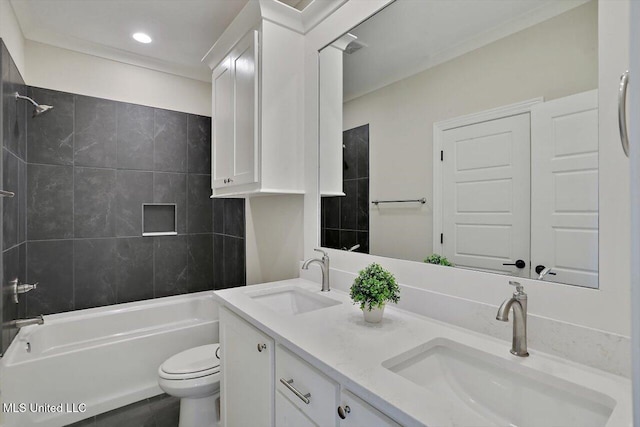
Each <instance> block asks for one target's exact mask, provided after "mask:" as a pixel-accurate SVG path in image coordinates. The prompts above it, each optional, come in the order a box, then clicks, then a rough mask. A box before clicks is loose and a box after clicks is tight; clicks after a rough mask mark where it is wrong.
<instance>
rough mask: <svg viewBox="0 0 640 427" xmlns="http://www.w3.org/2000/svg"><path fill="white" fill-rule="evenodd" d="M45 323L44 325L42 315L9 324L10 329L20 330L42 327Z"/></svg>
mask: <svg viewBox="0 0 640 427" xmlns="http://www.w3.org/2000/svg"><path fill="white" fill-rule="evenodd" d="M43 323H44V317H42V314H41V315H40V316H37V317H31V318H29V319H16V320H12V321H10V322H9V327H14V328H18V329H20V328H23V327H25V326H29V325H42V324H43Z"/></svg>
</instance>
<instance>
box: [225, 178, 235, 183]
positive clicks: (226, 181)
mask: <svg viewBox="0 0 640 427" xmlns="http://www.w3.org/2000/svg"><path fill="white" fill-rule="evenodd" d="M223 182H224V183H225V184H229V183H231V182H233V179H231V178H225V179H224V181H223Z"/></svg>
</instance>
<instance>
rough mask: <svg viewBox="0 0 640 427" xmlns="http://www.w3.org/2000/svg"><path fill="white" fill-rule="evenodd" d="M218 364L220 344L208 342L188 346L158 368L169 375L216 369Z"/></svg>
mask: <svg viewBox="0 0 640 427" xmlns="http://www.w3.org/2000/svg"><path fill="white" fill-rule="evenodd" d="M219 366H220V344H208V345H203V346H200V347H194V348H190V349H189V350H185V351H183V352H181V353H178V354H176V355H175V356H171V357H170V358H168V359H167V360H166V361H165V362H164V363H163V364H162V366H161V367H160V369H161V370H162V371H163V372H164V373H166V374H171V375H189V376H191V375H190V374H198V373H201V374H203V375H207V372H206V371H212V370H215V371H218V370H219V369H218V368H219Z"/></svg>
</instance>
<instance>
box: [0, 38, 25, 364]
mask: <svg viewBox="0 0 640 427" xmlns="http://www.w3.org/2000/svg"><path fill="white" fill-rule="evenodd" d="M0 45H1V46H0V49H1V50H2V52H1V54H0V67H1V68H2V74H1V79H2V82H1V84H0V91H1V93H2V104H1V105H0V110H1V111H2V135H1V137H2V144H1V145H2V181H3V184H2V189H4V190H7V191H13V192H14V193H16V196H15V197H14V198H3V199H2V200H1V202H0V203H2V217H3V218H2V263H1V264H2V266H3V269H2V270H3V271H2V280H3V282H2V289H3V292H2V300H1V302H0V304H1V305H0V313H2V346H1V347H2V348H1V350H2V353H4V351H5V349H6V348H7V347H8V346H9V343H10V342H11V340H12V339H13V337H14V336H15V334H16V333H17V329H16V328H11V327H9V325H8V322H10V321H11V320H13V319H16V318H18V317H24V315H25V309H26V304H25V301H24V299H23V300H22V301H21V303H20V304H15V303H14V302H13V300H12V297H11V294H10V292H9V289H8V285H9V283H10V281H11V280H12V279H15V278H17V277H21V278H24V277H26V254H27V244H26V224H27V223H26V215H25V212H26V200H27V198H26V193H25V188H26V181H27V179H26V177H27V175H26V170H27V167H26V162H25V160H26V157H25V155H26V143H27V139H26V112H27V105H26V103H24V102H20V103H18V102H16V100H15V98H14V97H13V96H12V94H13V93H15V92H19V93H20V94H22V95H26V92H27V87H26V86H25V84H24V80H23V79H22V77H21V76H20V73H19V72H18V69H17V68H16V64H15V63H14V62H13V60H12V59H11V55H9V51H8V50H7V48H6V47H5V45H4V43H1V42H0ZM23 280H24V279H23Z"/></svg>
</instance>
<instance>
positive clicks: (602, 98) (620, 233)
mask: <svg viewBox="0 0 640 427" xmlns="http://www.w3.org/2000/svg"><path fill="white" fill-rule="evenodd" d="M388 2H389V1H388V0H351V1H349V2H348V3H346V4H345V5H344V6H342V7H341V8H340V9H338V10H337V11H336V12H335V13H334V14H333V15H331V16H330V17H329V18H328V19H326V20H325V21H323V22H322V23H321V24H320V25H318V26H317V27H316V28H314V29H313V30H312V31H310V32H309V33H308V34H307V36H306V38H307V47H306V55H305V73H306V76H307V80H308V81H306V82H305V147H306V151H305V162H306V163H305V168H306V170H307V174H306V185H307V187H306V190H307V193H306V195H305V213H304V215H305V218H304V226H305V241H304V249H305V256H307V257H309V256H312V255H313V252H312V249H313V247H315V246H316V245H317V244H318V238H319V215H318V213H319V202H318V192H317V188H318V169H317V167H318V154H317V152H318V145H317V144H318V143H317V141H318V121H317V117H318V116H317V112H318V108H317V105H318V88H317V86H318V71H317V70H318V54H317V51H318V50H319V49H320V48H322V47H324V46H325V45H327V44H328V43H330V42H331V41H332V40H334V39H336V38H337V37H338V36H340V35H341V34H343V33H345V32H346V31H348V30H349V29H350V28H352V27H353V26H355V25H357V24H358V23H359V22H361V21H362V20H363V19H365V18H367V17H368V16H370V15H371V14H373V13H375V12H376V11H377V10H378V9H380V8H381V7H382V6H384V5H385V4H387V3H388ZM598 9H599V12H598V33H599V40H598V48H599V49H598V50H599V58H598V64H599V76H598V82H599V83H598V88H599V111H600V114H599V140H600V190H599V191H600V243H599V254H600V266H599V270H600V289H598V290H593V289H586V288H580V287H576V286H566V285H559V284H553V283H546V282H540V281H536V280H521V282H522V283H523V285H524V286H525V288H526V290H527V293H528V294H529V309H530V311H531V313H533V314H536V315H538V316H542V317H546V318H549V319H554V320H558V321H562V322H568V323H573V324H577V325H582V326H586V327H591V328H596V329H600V330H603V331H608V332H613V333H618V334H622V335H626V336H628V335H629V329H630V328H629V324H630V304H629V292H630V279H629V270H630V266H629V247H630V237H629V163H628V159H627V158H626V157H625V156H624V154H623V153H622V150H621V149H620V141H619V136H618V124H617V116H616V114H617V86H618V82H619V78H620V74H621V73H622V72H623V71H624V70H625V69H626V68H627V67H628V65H629V62H628V58H629V46H628V33H629V19H628V16H629V15H628V10H629V1H628V0H601V1H600V2H599V5H598ZM330 255H331V263H332V266H333V267H334V268H336V269H340V270H344V271H349V272H357V271H358V270H359V269H362V268H363V267H364V266H366V265H367V264H368V263H370V262H372V261H374V260H376V261H378V262H380V263H382V265H383V266H385V267H387V268H389V269H390V270H391V271H392V272H393V273H395V275H396V277H397V279H398V281H399V282H400V283H403V284H406V285H409V286H412V287H416V288H422V289H428V290H431V291H434V292H439V293H442V294H446V295H452V296H458V297H461V298H464V299H466V300H472V301H478V302H481V303H485V304H490V305H493V306H496V307H497V305H499V304H500V303H501V302H502V300H503V299H504V298H505V297H506V296H508V295H509V294H510V291H511V289H510V287H509V286H508V285H507V280H508V278H507V277H506V276H502V275H495V274H488V273H480V272H473V271H466V270H462V269H455V268H445V267H439V266H434V265H427V264H423V263H417V262H410V261H401V260H393V259H390V258H382V257H375V256H372V255H361V254H354V253H346V252H344V251H336V250H331V251H330ZM603 357H606V354H603Z"/></svg>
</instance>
